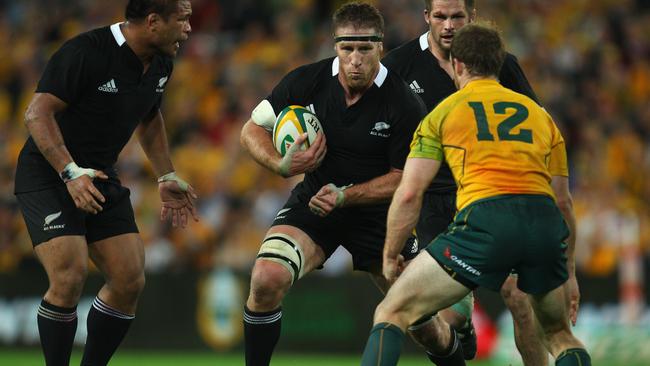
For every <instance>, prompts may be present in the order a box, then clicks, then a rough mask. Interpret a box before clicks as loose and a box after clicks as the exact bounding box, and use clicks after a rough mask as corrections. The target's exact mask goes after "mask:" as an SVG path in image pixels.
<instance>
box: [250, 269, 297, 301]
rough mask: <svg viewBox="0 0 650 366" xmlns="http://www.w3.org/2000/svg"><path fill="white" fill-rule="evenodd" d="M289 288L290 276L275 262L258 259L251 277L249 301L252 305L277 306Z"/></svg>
mask: <svg viewBox="0 0 650 366" xmlns="http://www.w3.org/2000/svg"><path fill="white" fill-rule="evenodd" d="M290 287H291V274H290V273H289V271H287V269H286V268H285V267H284V266H282V265H280V264H278V263H275V262H271V261H268V260H265V259H258V260H257V261H256V262H255V267H253V273H252V276H251V289H250V300H251V301H252V302H253V303H254V304H258V305H262V306H264V307H266V306H271V307H272V306H274V305H276V304H277V305H279V303H280V302H281V301H282V298H283V297H284V295H285V294H286V293H287V291H289V288H290Z"/></svg>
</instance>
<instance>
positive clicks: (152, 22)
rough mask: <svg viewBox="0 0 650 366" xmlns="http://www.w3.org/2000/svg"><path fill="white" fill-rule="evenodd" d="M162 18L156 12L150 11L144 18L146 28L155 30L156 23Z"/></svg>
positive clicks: (156, 27)
mask: <svg viewBox="0 0 650 366" xmlns="http://www.w3.org/2000/svg"><path fill="white" fill-rule="evenodd" d="M161 20H162V19H161V18H160V15H159V14H156V13H151V14H149V15H147V17H146V18H144V21H145V24H146V25H147V28H149V29H153V30H157V29H158V24H159V23H160V21H161Z"/></svg>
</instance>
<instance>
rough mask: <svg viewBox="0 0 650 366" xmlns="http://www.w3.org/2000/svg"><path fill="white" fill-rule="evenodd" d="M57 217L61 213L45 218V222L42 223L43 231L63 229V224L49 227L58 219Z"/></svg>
mask: <svg viewBox="0 0 650 366" xmlns="http://www.w3.org/2000/svg"><path fill="white" fill-rule="evenodd" d="M59 217H61V211H59V212H55V213H53V214H49V215H47V216H45V221H44V223H43V231H48V230H55V229H63V228H64V227H65V224H60V225H51V224H52V222H53V221H54V220H56V219H58V218H59Z"/></svg>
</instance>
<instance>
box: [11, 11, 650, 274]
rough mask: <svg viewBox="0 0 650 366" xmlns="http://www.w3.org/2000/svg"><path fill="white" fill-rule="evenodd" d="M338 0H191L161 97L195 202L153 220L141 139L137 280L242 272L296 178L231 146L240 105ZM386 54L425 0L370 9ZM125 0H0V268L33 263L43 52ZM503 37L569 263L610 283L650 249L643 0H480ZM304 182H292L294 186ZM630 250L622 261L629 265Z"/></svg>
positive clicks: (153, 199)
mask: <svg viewBox="0 0 650 366" xmlns="http://www.w3.org/2000/svg"><path fill="white" fill-rule="evenodd" d="M341 3H342V1H317V0H268V1H255V0H238V1H226V0H193V1H192V4H193V10H194V15H193V16H192V18H191V22H192V27H193V33H192V35H191V36H190V39H189V41H187V42H186V43H185V44H184V45H183V46H182V51H181V54H180V56H179V57H178V59H177V60H176V63H175V69H174V73H173V75H172V78H171V81H170V83H169V84H168V87H167V91H166V93H165V96H164V101H163V115H164V117H165V120H166V125H167V132H168V136H169V139H170V142H171V146H172V154H173V161H174V163H175V167H176V170H177V171H178V172H179V175H180V176H182V177H184V178H185V179H187V180H188V181H189V182H191V183H192V184H193V185H194V186H195V187H196V189H197V191H198V194H199V196H200V200H199V204H198V206H199V211H200V215H201V220H200V222H198V223H192V224H191V225H190V227H189V229H186V230H181V229H175V228H171V227H170V225H168V224H166V223H164V222H161V221H160V220H159V200H158V196H157V195H158V193H157V189H156V187H157V185H156V183H155V177H154V176H153V173H152V171H151V168H150V166H149V164H148V163H147V161H146V158H145V157H144V154H143V153H142V151H141V149H140V147H139V145H138V144H137V142H133V141H132V142H131V143H129V145H127V147H126V149H125V150H124V152H123V153H122V155H121V157H120V162H119V171H120V176H121V179H122V182H123V184H124V185H126V186H127V187H129V188H130V189H131V200H132V202H133V205H134V208H135V210H136V214H137V222H138V225H139V228H140V231H141V233H142V236H143V239H144V241H145V243H146V250H147V265H146V266H147V267H146V268H147V271H149V272H160V271H184V270H188V269H191V270H208V269H211V268H213V267H215V266H230V267H232V268H235V269H241V270H246V269H247V268H249V267H250V265H251V264H252V261H253V260H254V258H255V254H256V253H257V249H258V246H259V243H260V240H261V238H262V236H263V234H264V232H265V230H266V228H267V226H268V225H269V223H270V222H271V221H272V219H273V217H274V216H275V214H276V212H277V210H278V209H279V208H280V207H281V205H282V204H283V202H284V200H285V199H286V197H287V196H288V193H289V191H290V189H291V188H292V186H293V185H294V184H295V183H296V182H297V180H296V179H288V180H286V179H282V178H279V177H277V176H274V175H273V174H272V173H270V172H268V171H266V170H264V169H262V168H260V167H259V166H258V165H256V163H254V162H253V161H252V160H251V159H250V158H249V157H248V156H247V155H246V154H245V153H244V152H242V151H241V149H240V146H239V131H240V128H241V126H242V125H243V123H244V122H246V120H248V118H249V117H250V112H251V110H252V109H253V108H254V107H255V106H256V105H257V103H259V101H260V100H261V99H263V98H264V97H265V96H266V95H267V94H268V93H269V92H270V90H271V88H272V87H273V86H274V85H275V83H277V82H278V81H279V80H280V78H281V77H282V76H283V75H284V74H285V73H286V72H287V71H289V70H291V69H292V68H294V67H296V66H299V65H301V64H305V63H309V62H313V61H316V60H318V59H321V58H324V57H329V56H332V55H334V51H333V41H332V37H331V34H332V30H331V25H330V17H331V14H332V12H333V11H334V10H335V9H336V7H337V6H338V5H340V4H341ZM373 3H374V4H375V5H377V6H378V7H379V9H380V10H381V11H382V13H383V14H384V16H385V19H386V26H387V31H386V39H385V49H386V50H390V49H391V48H394V47H396V46H398V45H399V44H401V43H403V42H405V41H407V40H410V39H412V38H415V37H417V36H419V35H420V34H422V33H424V32H425V31H426V29H427V28H426V24H425V23H424V19H423V16H422V10H423V5H422V1H421V0H376V1H373ZM125 4H126V0H120V1H94V0H0V50H1V51H0V152H1V154H0V273H2V272H11V271H14V270H16V269H19V268H29V267H32V266H35V265H36V260H35V259H34V256H33V251H32V246H31V242H30V240H29V237H28V234H27V232H26V230H25V226H24V223H23V221H22V217H21V215H20V212H19V211H18V209H17V206H16V202H15V198H14V196H13V176H14V169H15V164H16V159H17V156H18V153H19V151H20V148H21V147H22V144H23V143H24V141H25V138H26V135H27V132H26V129H25V127H24V125H23V114H24V111H25V108H26V105H27V103H28V102H29V100H30V98H31V96H32V94H33V92H34V88H35V85H36V83H37V82H38V79H39V77H40V74H41V72H42V71H43V69H44V66H45V63H46V62H47V60H48V58H49V57H50V56H51V54H52V53H53V52H54V51H55V50H56V49H57V48H58V47H59V46H60V45H61V43H62V42H63V41H65V40H66V39H69V38H71V37H73V36H74V35H76V34H78V33H80V32H83V31H86V30H89V29H92V28H96V27H101V26H105V25H109V24H111V23H114V22H118V21H121V20H122V19H123V10H124V7H125ZM477 7H478V15H479V17H481V18H484V19H490V20H494V21H495V22H496V23H497V25H498V26H499V27H500V28H501V29H502V31H503V34H504V36H505V38H506V41H507V47H508V50H509V51H510V52H511V53H513V54H515V55H516V56H517V57H518V58H519V60H520V63H521V65H522V67H523V69H524V71H525V73H526V75H527V76H528V78H529V80H530V82H531V84H532V85H533V88H534V89H535V91H536V93H537V94H538V96H539V98H540V100H541V101H542V103H543V104H544V106H545V107H546V109H547V110H548V111H549V112H550V113H551V114H552V115H553V116H554V118H555V119H556V121H557V122H558V124H560V126H561V129H562V131H563V133H564V136H565V139H566V140H567V146H568V149H569V159H570V167H571V174H572V177H571V183H572V192H573V194H574V198H575V207H576V212H577V215H578V222H579V233H578V247H577V255H578V269H579V271H581V272H582V273H583V274H584V275H591V276H608V275H611V274H612V273H614V272H615V271H616V270H617V269H618V268H619V266H620V264H621V258H626V256H625V255H622V253H634V256H636V257H640V256H641V255H643V256H645V257H646V258H647V257H648V256H649V255H650V201H649V199H650V144H649V141H650V140H649V139H650V102H649V101H650V1H647V0H636V1H635V0H572V1H562V0H491V1H481V0H478V1H477ZM297 179H299V177H298V178H297ZM628 257H629V256H628Z"/></svg>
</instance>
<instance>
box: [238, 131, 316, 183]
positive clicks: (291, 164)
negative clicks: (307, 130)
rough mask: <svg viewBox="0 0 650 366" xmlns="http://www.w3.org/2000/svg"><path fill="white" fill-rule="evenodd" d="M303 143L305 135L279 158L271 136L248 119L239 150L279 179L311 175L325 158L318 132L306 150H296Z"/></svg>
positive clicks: (305, 138)
mask: <svg viewBox="0 0 650 366" xmlns="http://www.w3.org/2000/svg"><path fill="white" fill-rule="evenodd" d="M306 140H307V134H303V135H302V136H300V137H299V138H298V139H297V140H296V142H295V143H294V144H293V145H291V147H290V148H289V150H288V151H287V153H286V154H285V155H284V157H282V156H280V154H279V153H278V152H277V151H276V150H275V147H274V146H273V142H272V139H271V133H270V132H269V131H268V130H266V129H265V128H264V127H262V126H259V125H257V124H256V123H255V122H254V121H253V120H252V119H250V120H248V122H246V124H245V125H244V127H243V128H242V131H241V135H240V142H241V145H242V147H244V149H246V151H248V153H249V154H250V155H251V156H252V157H253V159H255V161H257V162H258V163H259V164H260V165H262V166H264V167H265V168H267V169H269V170H271V171H273V172H274V173H276V174H279V175H281V176H283V177H292V176H294V175H298V174H302V173H306V172H311V171H313V170H315V169H316V168H318V166H319V165H320V164H321V162H322V161H323V159H324V158H325V153H326V152H327V147H326V144H325V135H323V134H322V133H319V134H318V136H317V137H316V140H314V143H313V144H312V145H311V146H310V147H309V148H308V149H307V150H304V151H303V150H300V147H301V146H302V144H303V143H304V142H305V141H306Z"/></svg>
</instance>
